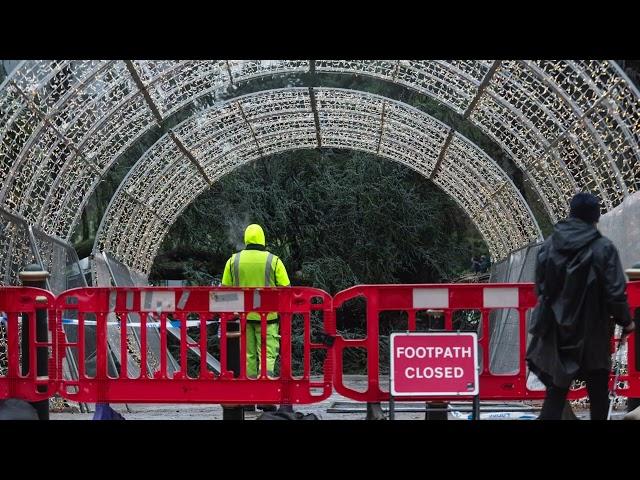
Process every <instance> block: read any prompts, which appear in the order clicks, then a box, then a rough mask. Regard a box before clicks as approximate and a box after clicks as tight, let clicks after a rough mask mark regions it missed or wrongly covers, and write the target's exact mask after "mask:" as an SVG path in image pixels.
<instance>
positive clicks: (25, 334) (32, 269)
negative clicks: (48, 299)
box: [18, 263, 49, 420]
mask: <svg viewBox="0 0 640 480" xmlns="http://www.w3.org/2000/svg"><path fill="white" fill-rule="evenodd" d="M18 276H19V277H20V281H21V282H22V284H23V285H24V286H25V287H36V288H43V289H46V288H47V277H49V272H47V271H45V270H44V269H43V268H42V267H41V266H40V265H38V264H36V263H33V264H31V265H28V266H27V267H26V268H25V269H24V270H23V271H21V272H20V273H19V274H18ZM25 320H26V321H25ZM35 324H36V335H35V337H36V341H38V342H46V341H47V340H48V338H49V334H48V331H47V311H46V310H43V309H39V310H36V318H35ZM30 328H31V327H30V324H29V318H28V316H26V315H25V319H24V320H23V321H22V374H23V375H25V374H26V372H27V371H28V370H29V367H30V365H29V358H30V357H29V352H30V347H31V346H30V345H29V331H30ZM47 360H48V352H47V347H38V348H37V351H36V375H37V376H38V377H46V376H48V365H47V363H48V362H47ZM38 391H42V388H41V387H38ZM29 403H31V405H32V406H33V408H35V409H36V411H37V412H38V418H39V419H40V420H49V400H48V399H47V400H40V401H37V402H29Z"/></svg>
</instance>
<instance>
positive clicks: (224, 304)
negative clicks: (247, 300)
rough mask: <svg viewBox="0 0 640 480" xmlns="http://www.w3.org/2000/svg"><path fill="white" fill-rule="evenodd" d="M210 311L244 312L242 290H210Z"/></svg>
mask: <svg viewBox="0 0 640 480" xmlns="http://www.w3.org/2000/svg"><path fill="white" fill-rule="evenodd" d="M209 311H210V312H244V292H243V291H242V290H239V291H235V292H234V291H229V292H210V293H209Z"/></svg>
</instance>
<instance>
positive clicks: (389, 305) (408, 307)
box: [333, 282, 640, 402]
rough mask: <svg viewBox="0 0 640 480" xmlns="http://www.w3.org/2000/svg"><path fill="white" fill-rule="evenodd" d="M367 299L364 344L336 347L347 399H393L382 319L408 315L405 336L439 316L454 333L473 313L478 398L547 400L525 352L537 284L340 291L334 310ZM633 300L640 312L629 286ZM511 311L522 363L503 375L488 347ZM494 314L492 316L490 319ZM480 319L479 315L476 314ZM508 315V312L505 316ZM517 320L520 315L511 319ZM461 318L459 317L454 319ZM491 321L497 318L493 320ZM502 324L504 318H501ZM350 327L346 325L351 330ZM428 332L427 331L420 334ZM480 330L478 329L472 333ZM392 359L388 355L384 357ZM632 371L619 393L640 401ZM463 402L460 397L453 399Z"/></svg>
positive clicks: (341, 341)
mask: <svg viewBox="0 0 640 480" xmlns="http://www.w3.org/2000/svg"><path fill="white" fill-rule="evenodd" d="M358 297H361V298H364V299H365V300H366V310H367V313H366V332H367V336H366V337H365V338H362V339H345V338H343V337H341V336H339V337H337V339H336V344H335V346H334V355H335V361H336V366H335V376H334V387H335V389H336V391H337V392H338V393H340V394H342V395H344V396H346V397H349V398H352V399H354V400H358V401H366V402H380V401H384V400H388V399H389V392H388V385H385V387H386V388H384V389H383V388H381V385H380V358H379V357H380V351H379V348H380V347H379V337H380V335H379V329H380V314H381V313H382V312H388V311H401V312H406V314H407V327H406V330H407V331H417V330H418V329H417V328H416V323H417V318H416V314H417V312H422V315H425V316H427V317H429V316H431V317H432V318H433V317H434V316H435V315H441V316H442V317H443V319H442V320H443V321H442V325H440V326H438V328H440V329H443V330H453V329H454V321H455V320H457V321H459V320H460V314H459V313H458V314H457V313H456V312H462V315H463V316H464V315H467V314H469V311H470V310H475V311H478V312H479V316H480V325H481V326H480V327H479V329H478V330H477V333H478V345H479V349H480V352H481V354H480V356H481V358H482V360H481V362H480V363H481V365H482V369H481V372H480V397H481V398H483V399H495V400H498V399H499V400H524V399H541V398H544V387H543V386H541V388H540V389H536V390H532V389H530V388H528V386H527V376H528V375H527V373H528V372H527V368H526V363H525V360H524V359H525V353H526V346H527V335H528V334H527V321H526V319H527V318H528V316H529V314H530V311H531V309H533V307H534V306H535V304H536V300H537V299H536V296H535V293H534V285H533V284H532V283H510V284H489V283H482V284H438V285H360V286H356V287H353V288H350V289H348V290H344V291H342V292H339V293H338V294H336V295H335V296H334V299H333V305H334V309H335V310H336V314H337V309H339V308H340V307H342V306H343V305H344V303H345V302H347V301H348V300H353V299H355V298H358ZM629 298H630V304H631V305H632V308H631V309H632V311H635V309H636V308H638V307H640V283H639V282H634V283H630V284H629ZM504 309H512V310H513V311H515V312H517V322H518V338H517V343H518V358H517V368H516V369H515V370H516V371H513V372H507V373H499V372H494V371H491V369H490V367H491V365H490V363H491V362H490V358H491V355H492V354H493V353H494V351H493V350H494V346H493V345H491V342H490V338H489V337H490V335H489V334H488V332H490V331H491V330H490V328H491V326H492V325H490V320H491V321H492V322H495V321H496V320H498V319H499V318H500V317H499V315H501V314H500V313H495V312H496V310H498V311H499V310H504ZM492 313H493V315H492ZM476 315H477V313H476ZM502 315H504V313H502ZM513 316H516V315H513ZM456 317H457V318H456ZM492 317H493V318H492ZM503 320H504V319H503ZM347 328H348V326H347ZM420 330H421V331H425V329H424V328H422V329H420ZM473 331H476V330H473ZM635 343H636V342H635V337H633V338H630V339H629V358H630V359H633V358H635V352H636V349H635ZM349 348H363V349H365V350H366V352H367V388H366V390H364V391H358V390H355V389H353V388H350V387H349V386H347V385H345V375H344V372H343V355H344V352H345V351H346V350H347V349H349ZM382 354H383V355H388V352H383V353H382ZM629 363H630V366H629V372H628V373H627V374H625V375H620V377H619V383H618V386H619V387H620V386H622V385H624V388H618V389H617V391H618V394H619V395H624V396H630V397H640V375H639V374H638V370H637V368H636V367H637V365H636V364H635V363H634V362H629ZM585 395H586V389H585V388H584V386H582V387H580V388H576V389H574V390H572V391H571V392H570V393H569V398H581V397H584V396H585ZM455 398H459V397H455ZM403 399H405V400H429V399H432V400H436V399H437V400H446V399H454V397H448V398H447V397H442V398H435V397H407V398H404V397H403Z"/></svg>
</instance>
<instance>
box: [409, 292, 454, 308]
mask: <svg viewBox="0 0 640 480" xmlns="http://www.w3.org/2000/svg"><path fill="white" fill-rule="evenodd" d="M413 308H449V289H448V288H414V289H413Z"/></svg>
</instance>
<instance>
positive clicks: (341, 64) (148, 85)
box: [0, 60, 640, 270]
mask: <svg viewBox="0 0 640 480" xmlns="http://www.w3.org/2000/svg"><path fill="white" fill-rule="evenodd" d="M308 72H311V73H315V74H323V73H338V74H349V75H352V74H357V75H368V76H372V77H375V78H378V79H380V80H384V81H387V82H392V83H396V84H398V85H401V86H403V87H406V88H409V89H412V90H415V91H417V92H419V93H421V94H424V95H427V96H429V97H432V98H434V99H435V100H437V101H438V102H440V103H442V104H444V105H446V106H448V107H449V108H451V109H452V110H453V111H455V112H456V113H458V114H460V115H461V116H463V117H464V118H466V119H468V120H469V121H470V122H471V123H472V124H473V125H475V126H476V127H477V128H478V129H479V130H480V131H482V132H483V133H485V134H486V135H488V136H489V137H491V138H492V139H493V140H494V141H495V142H496V143H497V144H498V145H499V146H500V147H501V148H502V149H503V151H504V152H505V154H506V155H508V156H509V157H510V158H511V159H512V160H513V162H514V163H515V165H516V166H517V167H518V168H520V169H521V171H522V173H523V174H524V177H525V179H526V181H528V182H529V184H530V185H531V187H532V189H533V190H534V191H535V192H536V193H537V195H538V196H539V199H540V201H541V202H542V204H543V205H544V208H545V210H546V212H547V214H548V215H549V217H550V219H551V220H552V221H555V220H557V219H559V218H561V217H562V216H563V215H564V214H565V213H566V209H567V200H568V198H569V197H570V196H571V195H572V194H573V192H574V191H575V190H576V189H584V190H589V191H592V192H594V193H597V194H598V195H599V196H600V197H601V198H602V200H603V205H604V210H605V211H608V210H610V209H611V208H613V207H615V206H616V205H618V204H620V203H621V202H622V200H623V199H624V198H625V197H626V196H628V195H629V194H630V193H632V192H634V191H636V190H638V187H640V149H639V145H638V144H639V137H640V94H639V93H638V90H637V89H636V88H635V87H634V86H633V85H632V84H631V83H630V82H629V81H628V79H627V78H626V76H625V75H624V74H623V73H622V71H621V70H620V68H619V67H618V65H617V64H616V63H615V62H612V61H596V60H592V61H402V60H393V61H382V60H375V61H368V60H367V61H359V60H295V61H288V60H270V61H258V60H243V61H225V60H222V61H77V60H74V61H25V62H22V63H21V64H20V65H18V67H17V68H16V69H15V70H14V71H13V72H11V74H10V75H9V77H8V78H7V79H6V80H5V82H4V83H3V84H2V85H1V86H0V175H1V180H2V187H1V190H0V208H1V209H3V210H5V211H7V212H9V213H10V214H12V215H14V216H17V217H20V218H22V219H24V220H25V221H26V222H27V223H28V224H30V225H34V226H37V227H39V229H40V230H42V231H44V232H45V233H46V234H48V235H50V236H52V237H56V238H60V239H62V240H65V241H68V240H69V239H70V236H71V234H72V232H73V230H74V228H75V226H76V224H77V222H78V221H79V217H80V214H81V212H82V209H83V207H84V204H85V202H86V200H87V198H88V197H89V196H90V194H91V193H92V192H93V190H94V189H95V188H96V186H97V184H98V182H100V180H101V179H102V178H103V177H104V176H105V174H106V173H107V172H108V170H109V169H110V167H111V166H112V165H113V164H114V162H116V161H117V160H118V158H119V157H120V156H121V154H122V153H123V152H124V151H125V150H126V149H127V148H128V147H129V146H131V145H133V144H135V142H136V141H138V140H139V139H140V137H141V136H142V135H144V134H145V133H147V132H150V131H152V130H154V129H155V130H157V129H158V128H160V130H161V132H166V133H165V135H164V136H162V137H161V138H160V140H158V142H157V144H156V145H154V146H153V147H152V148H151V149H149V150H148V151H147V152H146V153H145V155H144V156H143V157H142V158H141V159H140V161H139V162H138V164H137V165H136V166H135V167H134V169H132V171H131V173H130V175H129V176H128V177H127V182H135V181H136V178H137V177H136V175H137V173H134V172H139V171H140V170H139V169H140V168H141V166H142V165H143V164H145V161H146V162H148V161H150V159H154V160H151V162H153V161H156V162H159V163H158V164H157V165H149V166H148V168H149V174H148V175H146V177H144V178H146V180H144V181H146V182H149V186H151V185H155V184H158V183H159V178H160V177H158V172H162V171H163V170H164V167H165V166H166V164H167V162H174V163H179V164H180V165H183V167H182V168H183V170H185V172H184V173H185V178H188V175H186V170H188V169H189V168H195V169H196V170H197V172H198V174H199V176H193V177H192V179H199V180H200V181H201V182H204V184H203V188H206V186H208V184H209V183H211V182H213V181H215V179H216V178H218V177H219V176H220V175H222V174H224V172H226V171H230V169H231V168H233V166H235V165H237V164H239V163H242V162H244V161H250V159H252V158H256V157H257V156H259V155H260V154H268V153H272V152H276V151H282V150H287V149H294V148H305V147H309V146H340V147H344V148H357V149H361V150H365V151H369V152H375V153H378V154H380V155H381V156H384V157H387V158H392V159H393V160H396V161H400V162H403V163H406V164H407V165H409V166H411V167H412V168H415V169H416V170H418V171H420V172H421V173H423V174H425V175H428V176H429V177H431V178H432V179H433V180H434V181H435V182H436V183H437V184H438V185H440V186H441V187H442V188H443V189H445V190H446V191H448V192H450V193H451V195H452V196H453V197H454V198H455V200H456V201H457V202H458V203H459V204H460V205H461V206H462V208H464V209H465V211H466V212H467V213H468V214H469V215H470V217H471V218H472V219H473V220H474V222H476V224H477V225H482V229H481V233H482V234H483V236H484V237H485V239H486V241H487V244H488V245H489V247H490V249H491V251H492V254H493V255H494V256H496V257H498V258H499V257H501V256H504V255H505V254H506V253H508V251H509V250H510V249H512V248H514V247H518V246H522V245H523V244H524V243H527V242H529V241H531V240H532V239H536V238H537V237H539V230H538V228H537V226H536V224H535V221H534V219H533V218H532V216H531V213H530V211H529V209H528V207H527V206H526V205H522V199H521V197H520V196H519V194H518V193H517V192H516V191H515V189H514V187H513V184H512V183H511V182H510V181H508V178H506V176H505V175H504V173H503V172H501V171H500V170H499V169H497V167H496V164H495V163H494V162H492V161H491V160H490V159H488V158H487V157H486V155H484V154H483V153H482V152H481V151H479V150H478V148H477V147H475V146H474V145H473V144H471V143H470V142H468V141H467V140H466V139H464V138H463V137H462V136H460V135H459V134H456V133H455V131H453V130H452V129H450V128H449V127H447V126H445V125H442V124H440V123H438V122H435V121H434V120H433V119H431V118H430V117H428V116H426V115H424V114H422V115H420V114H418V112H417V111H414V110H413V109H410V108H408V107H407V106H406V105H404V106H403V105H402V104H399V103H398V102H395V101H393V100H391V99H385V98H382V97H375V96H372V95H367V94H361V93H358V92H345V91H344V90H339V89H323V88H311V89H303V90H298V89H285V90H279V91H265V92H258V93H257V94H254V95H248V96H244V97H241V98H242V100H239V99H238V100H236V101H233V100H229V101H227V102H226V103H224V104H219V105H214V107H213V108H209V107H205V108H203V107H202V106H198V103H199V102H203V100H204V99H207V98H211V97H212V96H213V97H214V98H215V97H216V96H217V95H219V93H220V92H228V91H229V89H230V87H233V86H234V85H237V84H239V83H242V82H246V81H250V80H254V79H257V78H260V77H265V76H272V75H280V74H305V73H308ZM321 96H323V97H322V101H321V100H320V97H321ZM287 99H288V100H287ZM252 102H256V103H252ZM259 102H265V103H259ZM271 102H274V103H271ZM278 102H280V103H278ZM291 102H293V103H291ZM359 102H361V103H359ZM348 105H350V106H348ZM271 106H273V110H270V108H271ZM278 108H282V109H285V110H282V111H278ZM187 109H188V110H189V111H190V112H191V113H190V115H191V116H192V118H190V119H188V120H187V121H185V122H183V123H181V124H179V125H178V126H173V127H172V126H171V125H170V124H171V119H172V118H173V116H174V114H176V113H179V112H184V111H185V110H187ZM225 109H226V110H225ZM286 109H289V110H286ZM304 109H307V110H306V112H304V111H303V110H304ZM216 112H217V113H216ZM225 112H226V113H225ZM243 112H244V113H243ZM267 112H270V113H269V114H267ZM238 113H239V114H240V117H241V118H242V122H239V121H238V119H237V118H236V116H237V114H238ZM215 115H222V117H220V118H227V117H229V118H231V119H232V120H231V121H230V123H229V125H226V124H225V125H218V126H217V127H216V126H210V127H206V125H207V122H216V120H215V119H214V118H213V117H215ZM225 115H226V116H227V117H225ZM269 115H271V116H270V117H269V118H267V117H268V116H269ZM376 117H377V119H376ZM394 117H395V118H394ZM309 119H311V121H310V122H309ZM374 119H375V122H374ZM221 121H222V122H226V120H221ZM402 122H408V123H406V124H404V123H402ZM411 122H414V123H413V124H412V123H411ZM200 124H201V126H200ZM285 125H286V126H285ZM372 125H375V126H377V128H378V130H377V131H376V129H375V127H373V126H372ZM309 126H311V127H312V128H309ZM323 127H325V128H326V131H323ZM207 128H209V130H206V129H207ZM216 128H217V129H218V130H217V132H218V133H215V132H214V130H216ZM234 128H235V129H236V130H237V131H235V132H234V131H233V129H234ZM198 132H201V133H200V134H201V135H203V137H202V139H199V138H198V137H197V135H199V133H198ZM182 135H184V136H185V138H183V137H182ZM189 135H193V138H190V137H189ZM206 135H209V136H210V137H211V141H209V140H208V139H207V138H204V136H206ZM247 135H248V136H247ZM270 135H271V136H270ZM218 138H224V139H226V140H228V141H229V144H230V146H229V147H224V146H223V145H217V146H216V145H213V144H212V143H211V142H215V141H216V140H215V139H218ZM249 139H250V140H252V141H253V143H251V142H249V141H248V140H249ZM323 141H326V143H323ZM261 142H262V143H261ZM162 148H164V149H165V150H166V152H167V156H162V154H161V153H159V152H160V151H161V149H162ZM224 148H231V149H232V152H231V153H226V152H223V150H224ZM203 155H209V156H208V157H206V158H205V157H204V156H203ZM181 159H182V160H181ZM184 159H186V160H187V162H188V163H184ZM180 162H182V163H180ZM216 162H218V163H216ZM225 162H226V163H225ZM234 162H236V163H234ZM467 166H468V167H467ZM471 166H473V167H471ZM154 172H155V173H154ZM483 178H484V180H483ZM138 181H143V180H138ZM144 181H143V182H144ZM194 181H196V180H194ZM464 182H466V183H464ZM160 183H161V182H160ZM127 184H128V183H127ZM138 185H144V184H138ZM471 185H474V188H470V186H471ZM154 188H159V187H154ZM174 188H175V186H174ZM191 189H193V190H194V191H195V190H197V188H196V187H195V185H189V191H191ZM145 190H147V188H146V186H143V187H142V188H141V189H140V191H145ZM149 191H153V192H155V193H157V192H156V190H153V189H152V190H149ZM120 193H121V194H120ZM138 193H139V192H138ZM155 193H154V194H155ZM131 194H132V191H131V190H130V189H129V188H127V187H125V186H124V185H123V186H122V187H121V188H120V190H119V195H118V196H117V197H114V199H113V201H112V204H111V206H110V209H109V214H108V216H105V218H104V219H103V225H102V228H101V235H100V237H99V238H98V239H97V240H98V241H99V242H100V243H99V245H100V246H103V247H104V248H108V249H115V250H116V251H117V252H122V253H117V252H113V253H114V254H116V256H117V257H118V258H119V259H120V260H122V261H123V262H124V263H126V264H127V265H129V266H131V267H133V266H134V265H135V268H138V269H142V270H144V269H147V268H148V267H149V258H148V256H147V255H148V254H152V252H154V251H155V249H156V248H157V246H154V244H153V243H154V242H157V241H158V240H159V239H161V236H162V235H161V232H163V231H164V230H163V229H165V228H166V222H167V221H169V220H170V219H171V218H175V214H179V212H180V211H181V209H182V208H184V206H186V205H182V206H180V207H176V208H177V209H176V211H175V212H172V213H169V212H167V213H166V215H165V213H164V212H163V211H161V210H156V211H153V213H152V211H151V210H149V211H147V210H140V209H143V208H144V207H141V206H139V205H138V207H136V209H132V208H131V207H132V205H131V204H130V203H127V202H123V201H121V200H122V199H121V197H122V196H123V195H124V197H126V198H129V197H127V195H131ZM187 197H188V196H187ZM132 198H136V200H138V201H142V202H147V200H146V199H141V198H137V197H132ZM129 200H130V201H131V202H133V204H136V200H132V199H131V198H129ZM514 200H515V203H513V202H514ZM118 205H122V210H121V211H120V212H118V211H117V209H118V208H119V207H118ZM150 205H155V203H150ZM514 205H516V206H517V207H516V208H514ZM158 206H159V205H158ZM154 208H155V207H154ZM143 212H144V216H145V218H147V219H148V222H147V223H148V225H147V227H145V228H149V230H148V231H147V230H145V231H144V232H142V231H140V230H139V229H140V228H141V227H140V222H139V217H138V215H140V214H141V213H143ZM171 215H174V216H173V217H172V216H171ZM116 218H117V219H118V220H117V222H116V223H117V224H118V225H119V226H120V227H119V228H121V229H122V234H121V235H120V237H121V241H122V242H124V243H135V244H136V245H135V248H134V250H135V253H134V251H133V250H132V251H129V250H127V249H125V250H126V252H127V253H124V252H125V250H123V249H122V248H121V249H120V250H118V248H120V247H117V246H116V244H115V243H113V240H112V239H111V238H110V237H109V234H111V232H112V230H111V229H112V228H113V227H112V226H111V225H112V223H113V219H116ZM130 222H132V223H131V224H130ZM157 223H159V225H157ZM124 232H130V234H131V235H135V237H126V235H128V234H129V233H126V234H125V233H124ZM141 234H142V236H141ZM105 235H106V236H105ZM144 235H146V236H144ZM141 239H142V240H141ZM147 243H148V245H147ZM132 248H133V247H132ZM0 253H2V254H3V255H4V256H5V257H6V256H11V255H13V251H12V248H11V242H7V241H3V240H2V239H1V238H0ZM136 255H137V256H138V257H136V258H134V256H136ZM140 255H142V257H139V256H140Z"/></svg>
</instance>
